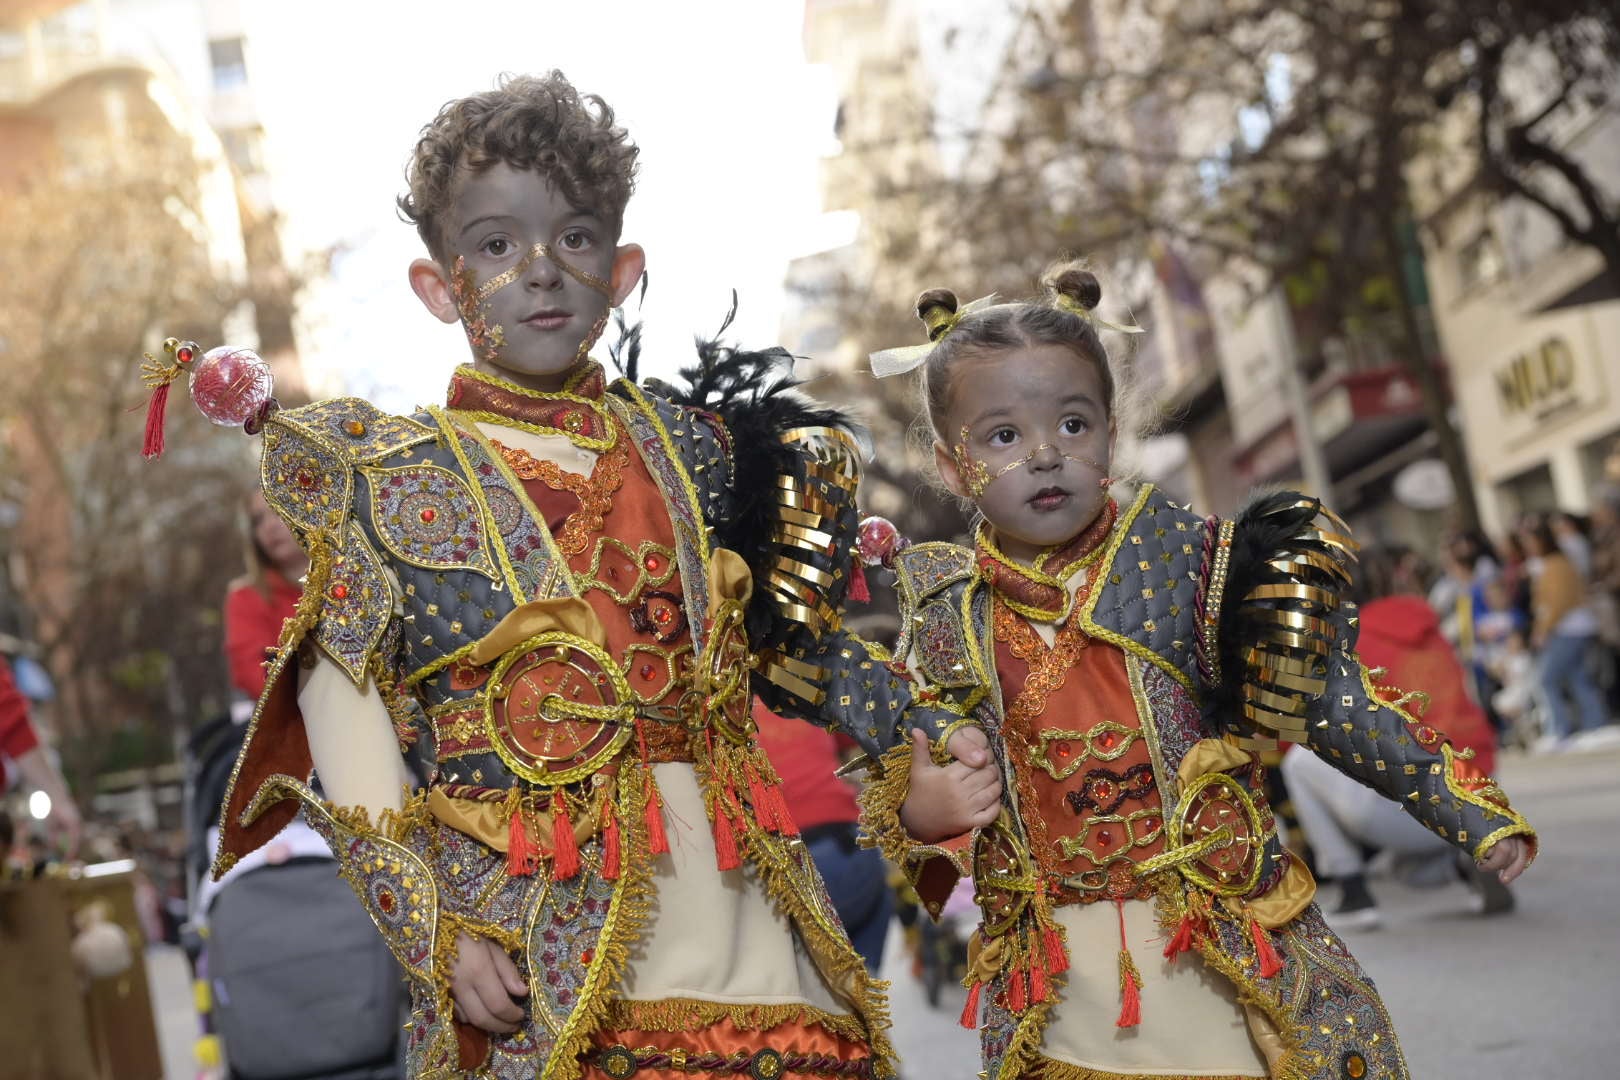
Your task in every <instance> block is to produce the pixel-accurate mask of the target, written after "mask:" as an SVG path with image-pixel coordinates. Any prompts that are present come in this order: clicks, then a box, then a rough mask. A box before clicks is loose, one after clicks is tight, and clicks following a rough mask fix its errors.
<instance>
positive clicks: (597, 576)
mask: <svg viewBox="0 0 1620 1080" xmlns="http://www.w3.org/2000/svg"><path fill="white" fill-rule="evenodd" d="M503 452H504V451H503ZM508 463H510V459H508ZM513 471H514V472H516V471H517V467H516V466H513ZM519 475H520V476H521V475H522V474H521V473H520V474H519ZM615 554H617V555H619V556H622V558H620V559H615V558H613V556H614V555H615ZM604 557H605V558H604ZM604 564H605V565H604ZM626 570H628V571H629V572H628V573H626ZM674 576H675V549H674V548H672V547H666V546H665V545H663V544H659V543H655V542H653V541H651V540H643V541H642V542H641V543H640V544H639V545H638V546H637V547H636V550H634V551H631V550H630V546H629V545H628V544H626V543H625V542H624V541H622V540H620V539H618V538H617V537H612V536H604V537H602V539H600V540H599V541H597V544H596V550H595V551H594V552H592V554H591V566H590V569H589V570H587V571H585V572H584V573H583V574H576V575H575V580H576V581H577V582H578V583H579V584H580V585H581V586H582V588H581V591H582V592H584V591H588V590H590V589H601V590H602V591H603V592H605V593H607V594H608V595H609V596H611V597H612V598H613V602H614V603H616V604H622V605H624V606H626V607H628V606H630V605H632V604H635V603H636V602H638V601H639V600H640V599H641V593H642V590H643V589H656V588H658V586H660V585H662V584H664V583H665V582H667V581H668V580H669V579H670V578H672V577H674ZM625 579H628V583H627V582H626V580H625Z"/></svg>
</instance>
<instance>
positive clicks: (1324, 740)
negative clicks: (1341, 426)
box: [862, 265, 1534, 1080]
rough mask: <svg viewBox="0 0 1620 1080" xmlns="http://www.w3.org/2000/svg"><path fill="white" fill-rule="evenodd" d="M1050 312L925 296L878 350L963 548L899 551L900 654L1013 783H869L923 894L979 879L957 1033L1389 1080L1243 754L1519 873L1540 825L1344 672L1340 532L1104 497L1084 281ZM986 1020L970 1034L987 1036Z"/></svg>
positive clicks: (1049, 303) (895, 756)
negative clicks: (907, 391) (1297, 746)
mask: <svg viewBox="0 0 1620 1080" xmlns="http://www.w3.org/2000/svg"><path fill="white" fill-rule="evenodd" d="M1043 284H1044V286H1045V288H1046V297H1045V299H1043V300H1037V301H1030V302H1027V303H1007V304H997V303H994V302H992V301H990V300H985V301H976V302H974V303H973V304H970V305H968V306H967V307H965V308H961V309H959V308H958V305H957V301H956V298H955V296H954V295H953V294H951V293H950V292H948V291H946V290H933V291H930V292H926V293H924V294H923V295H922V296H921V297H920V298H919V300H918V302H917V311H918V315H919V316H920V317H921V318H922V320H923V322H924V323H925V324H926V326H927V327H928V331H929V338H930V344H929V345H927V346H922V347H919V348H915V349H900V350H889V351H887V352H885V353H879V354H877V355H875V356H874V357H873V370H874V371H875V372H876V373H877V374H879V375H884V374H891V373H893V372H895V371H899V370H906V369H907V368H910V367H915V366H922V367H923V389H924V399H925V403H926V412H927V417H928V420H929V423H930V424H931V426H932V429H933V433H934V436H935V443H934V451H935V460H936V463H937V465H938V467H939V472H940V475H941V478H942V479H943V480H944V482H945V485H946V486H947V487H948V488H949V489H950V490H951V491H952V492H953V493H955V494H956V495H957V496H959V497H960V498H962V499H964V500H968V501H971V502H972V503H973V505H974V507H975V508H976V510H977V511H978V515H979V522H978V526H977V529H976V533H975V540H974V545H973V546H972V547H963V546H959V545H955V544H948V543H926V544H917V545H911V546H905V545H903V544H902V543H897V542H896V541H895V537H894V534H893V529H892V526H888V525H887V523H879V522H877V521H869V522H868V523H867V525H866V526H864V527H863V532H862V542H863V554H864V555H865V556H866V557H867V559H868V560H869V562H870V563H872V564H876V563H877V562H882V563H883V564H884V565H886V566H888V567H889V568H890V569H892V570H893V572H894V574H895V577H896V584H897V588H898V591H899V598H900V605H901V613H902V618H901V625H902V627H903V632H902V636H901V639H900V641H899V642H898V644H897V648H896V657H897V660H898V661H901V662H903V663H904V664H905V665H906V666H907V667H908V668H909V669H910V670H911V671H912V672H914V673H915V674H916V675H917V676H918V678H919V680H920V681H922V682H925V683H926V684H928V686H929V687H930V688H931V689H933V690H936V691H937V692H939V693H940V694H941V695H942V696H943V700H944V702H945V704H947V705H949V706H950V707H952V708H954V709H955V710H956V711H957V712H958V713H959V714H960V716H961V717H962V721H961V723H963V724H977V725H981V726H982V727H983V729H984V731H985V732H986V733H987V734H988V736H989V741H990V744H991V746H992V748H993V750H994V753H995V755H996V758H997V761H998V763H999V765H1000V768H1001V771H1002V779H1003V789H1004V794H1003V795H1002V796H1001V799H1000V815H999V817H998V818H996V820H995V821H994V822H993V823H992V824H990V825H988V826H986V827H983V828H980V829H978V830H977V831H976V832H975V833H973V835H972V836H971V839H970V840H964V839H958V840H954V841H953V840H951V837H952V836H953V835H954V834H955V833H957V832H960V831H961V830H960V829H959V828H956V827H955V826H956V823H958V822H960V821H962V820H964V819H965V818H968V817H970V816H972V815H973V814H974V813H975V812H976V811H977V810H978V809H979V807H978V806H977V804H976V802H975V797H974V795H973V794H971V793H970V792H968V791H967V790H966V789H965V788H964V787H963V786H962V785H959V784H957V785H953V784H952V783H951V782H950V778H949V776H948V775H946V774H947V773H948V772H949V769H950V766H948V765H943V764H941V763H940V762H941V761H942V758H940V757H938V756H935V757H933V758H930V757H929V756H928V755H920V756H919V755H917V754H915V753H914V750H913V748H912V747H907V746H897V747H895V748H893V749H891V750H889V751H888V752H886V753H885V755H884V756H883V758H882V759H881V761H880V762H879V763H878V768H879V772H880V775H879V777H878V778H877V779H876V781H875V782H874V783H873V784H872V785H871V786H870V787H869V789H868V793H867V796H866V805H865V808H864V813H865V822H866V826H867V829H868V830H869V832H870V833H871V834H872V835H873V836H874V837H875V838H876V840H877V842H878V843H879V844H880V846H882V847H883V848H884V849H885V851H886V852H887V853H888V854H889V855H890V857H891V858H894V859H895V860H896V861H897V862H899V863H900V864H901V865H902V866H903V867H905V868H906V870H907V873H908V875H909V876H910V877H911V879H912V880H913V881H914V882H915V883H916V884H917V887H918V889H919V892H920V893H922V894H923V897H924V899H925V901H931V902H933V903H935V904H937V903H938V902H939V901H940V900H941V899H943V897H944V896H945V895H946V894H948V892H949V890H950V887H951V885H952V883H953V881H954V880H955V878H956V876H957V875H958V874H961V873H967V872H971V873H972V875H973V877H974V879H975V883H976V886H977V895H978V900H979V904H980V907H981V910H982V915H983V922H982V924H981V926H980V929H979V931H978V934H977V939H976V941H975V942H974V947H973V950H972V962H971V970H970V973H969V975H968V979H967V984H968V986H969V998H968V1004H967V1008H966V1010H965V1012H964V1015H963V1020H964V1022H965V1023H966V1024H968V1025H969V1026H972V1025H973V1024H974V1022H975V1021H978V1023H979V1026H980V1027H981V1031H982V1041H983V1050H984V1062H985V1067H986V1072H985V1074H984V1075H986V1076H988V1077H991V1078H997V1080H1007V1078H1013V1077H1019V1076H1041V1077H1048V1078H1061V1080H1124V1078H1134V1077H1149V1076H1151V1077H1166V1076H1199V1077H1273V1078H1280V1077H1289V1078H1297V1077H1312V1078H1318V1077H1320V1078H1327V1077H1341V1076H1342V1077H1350V1078H1356V1080H1359V1078H1361V1077H1404V1076H1406V1075H1407V1072H1406V1066H1405V1064H1404V1062H1403V1060H1402V1057H1401V1052H1400V1049H1399V1047H1398V1045H1397V1043H1396V1040H1395V1036H1394V1032H1393V1028H1392V1025H1391V1023H1390V1020H1389V1016H1388V1014H1387V1013H1386V1012H1385V1010H1384V1007H1383V1005H1382V1003H1381V1002H1380V1000H1379V998H1378V995H1377V993H1376V991H1375V990H1374V989H1373V985H1372V983H1371V982H1370V981H1369V980H1368V978H1367V976H1366V975H1365V974H1364V973H1363V972H1362V971H1361V969H1360V967H1359V966H1357V964H1356V962H1355V960H1354V959H1353V958H1352V957H1351V956H1350V954H1349V952H1348V951H1347V950H1346V949H1345V947H1344V944H1343V942H1342V941H1341V940H1340V939H1339V937H1338V936H1337V935H1336V934H1335V933H1333V932H1332V931H1331V930H1330V929H1329V928H1328V927H1327V926H1326V925H1325V924H1324V923H1323V921H1322V917H1321V914H1320V912H1319V911H1318V909H1317V906H1316V905H1315V903H1313V900H1312V897H1313V894H1314V892H1315V884H1314V882H1313V881H1312V880H1311V877H1310V874H1309V873H1308V871H1307V870H1306V868H1305V867H1304V866H1303V865H1302V864H1301V863H1300V862H1299V861H1298V860H1297V859H1295V858H1294V857H1292V856H1291V855H1290V854H1289V853H1288V852H1286V851H1285V850H1284V849H1283V847H1282V846H1281V844H1280V843H1279V841H1278V838H1277V833H1276V827H1275V824H1274V821H1273V818H1272V814H1271V811H1270V809H1269V807H1268V805H1267V802H1266V798H1265V795H1264V790H1265V788H1264V783H1263V776H1262V771H1263V770H1262V766H1261V764H1260V760H1259V756H1258V754H1257V752H1256V750H1257V749H1258V748H1260V747H1263V746H1271V745H1275V741H1276V740H1278V739H1284V740H1289V741H1293V742H1298V743H1301V744H1303V745H1305V746H1307V747H1308V748H1309V749H1311V750H1312V751H1314V752H1316V753H1317V754H1319V755H1321V756H1322V757H1323V758H1324V760H1326V761H1328V762H1329V763H1331V764H1332V765H1334V766H1335V767H1337V768H1339V769H1341V770H1343V771H1344V772H1346V773H1348V774H1349V775H1351V776H1353V777H1355V778H1356V779H1357V780H1359V781H1361V782H1362V783H1365V784H1368V785H1369V786H1372V787H1374V788H1376V789H1378V790H1379V791H1381V792H1382V793H1383V794H1385V795H1386V796H1388V797H1389V798H1391V799H1393V800H1396V801H1398V802H1399V803H1400V804H1401V805H1402V806H1403V807H1405V808H1406V809H1407V810H1408V811H1409V812H1411V813H1412V814H1413V816H1414V817H1416V818H1417V819H1418V820H1420V821H1421V822H1423V823H1424V824H1425V825H1426V826H1428V827H1429V828H1430V829H1432V830H1434V831H1435V832H1436V833H1437V834H1439V835H1440V836H1442V837H1445V838H1446V839H1448V840H1450V841H1451V842H1453V843H1455V844H1457V845H1458V846H1459V847H1462V848H1464V849H1465V850H1466V851H1468V852H1469V853H1470V854H1472V855H1473V856H1474V857H1475V858H1476V859H1478V860H1480V864H1481V866H1482V868H1484V869H1488V870H1491V871H1495V872H1499V873H1500V874H1501V876H1502V879H1503V880H1504V881H1506V880H1511V878H1512V877H1515V876H1517V875H1518V873H1519V872H1521V871H1522V870H1523V868H1524V867H1525V866H1526V865H1527V864H1528V862H1529V860H1530V858H1531V857H1532V855H1533V852H1534V846H1533V845H1534V840H1533V833H1532V832H1531V830H1530V827H1529V826H1528V825H1526V824H1525V822H1524V821H1523V819H1522V818H1520V817H1519V816H1518V815H1517V814H1516V813H1514V812H1513V810H1512V809H1510V808H1509V806H1508V803H1507V799H1506V797H1505V796H1504V795H1503V794H1502V792H1501V790H1500V788H1498V787H1497V786H1496V785H1495V784H1494V783H1493V782H1492V781H1491V780H1490V779H1489V778H1488V777H1486V776H1484V775H1482V774H1481V773H1480V772H1479V771H1478V770H1477V769H1476V768H1475V767H1474V766H1473V763H1472V761H1471V760H1470V758H1471V756H1472V755H1471V754H1470V753H1469V752H1467V751H1457V750H1454V749H1453V747H1452V746H1451V745H1450V744H1449V743H1447V742H1446V741H1445V740H1444V739H1443V738H1442V737H1441V736H1440V735H1439V734H1437V733H1436V732H1435V731H1434V730H1432V729H1431V728H1429V727H1428V726H1426V725H1425V724H1424V723H1423V721H1422V719H1421V711H1420V709H1419V708H1418V707H1417V704H1416V701H1417V699H1419V698H1421V695H1419V694H1415V693H1404V692H1402V691H1400V690H1397V689H1395V688H1393V687H1388V686H1384V685H1381V684H1380V682H1379V679H1380V675H1381V673H1380V672H1379V671H1376V670H1374V671H1369V670H1367V668H1366V667H1365V666H1364V665H1363V664H1362V663H1361V662H1360V660H1359V659H1358V658H1357V655H1356V652H1355V642H1356V613H1355V608H1354V606H1353V605H1352V604H1351V603H1349V602H1347V601H1346V600H1345V598H1344V590H1345V587H1346V585H1347V583H1348V582H1349V577H1350V566H1351V564H1352V563H1353V561H1354V555H1353V553H1354V550H1355V545H1354V542H1353V541H1352V540H1351V539H1350V537H1349V536H1348V530H1347V529H1346V527H1345V526H1344V525H1343V524H1342V523H1341V522H1340V521H1339V520H1338V519H1337V518H1336V517H1334V516H1333V515H1332V514H1331V513H1330V512H1329V511H1327V510H1326V509H1325V508H1324V507H1322V506H1321V505H1320V504H1319V503H1318V502H1317V501H1316V500H1314V499H1311V498H1308V497H1306V496H1303V495H1300V494H1297V493H1293V492H1280V493H1273V494H1267V495H1263V496H1259V497H1256V498H1255V499H1253V500H1252V501H1251V502H1250V503H1249V504H1248V506H1247V507H1245V508H1244V509H1243V510H1242V511H1241V512H1240V513H1239V514H1238V515H1237V517H1236V518H1235V519H1232V520H1224V521H1223V520H1220V519H1217V518H1214V517H1211V518H1208V519H1203V518H1199V517H1197V516H1195V515H1194V514H1192V513H1190V512H1189V511H1188V510H1186V509H1184V508H1182V507H1179V506H1176V505H1173V504H1172V503H1171V502H1170V501H1169V500H1168V499H1166V498H1165V496H1164V495H1163V494H1162V493H1161V492H1159V491H1157V490H1155V489H1154V488H1153V487H1152V486H1151V485H1142V486H1140V487H1138V488H1136V489H1135V490H1134V491H1132V492H1130V493H1121V492H1120V491H1119V488H1117V487H1115V486H1114V480H1113V477H1112V469H1111V461H1112V457H1113V451H1114V443H1115V437H1116V434H1117V432H1118V422H1117V419H1116V417H1117V411H1116V403H1117V400H1118V397H1119V394H1118V389H1117V386H1116V383H1115V378H1114V375H1113V372H1112V371H1111V369H1110V365H1109V359H1108V354H1107V352H1106V350H1105V349H1104V347H1103V344H1102V342H1101V340H1100V338H1099V336H1098V330H1099V328H1103V329H1120V328H1117V327H1110V326H1109V325H1108V324H1106V323H1103V322H1101V321H1100V320H1099V319H1098V318H1097V317H1096V315H1095V314H1094V311H1095V308H1096V306H1097V303H1098V301H1099V299H1100V297H1101V289H1100V287H1099V285H1098V283H1097V280H1096V278H1095V277H1094V276H1092V275H1091V274H1090V273H1089V272H1086V271H1085V270H1083V269H1081V268H1079V267H1078V266H1075V265H1060V266H1058V267H1055V268H1054V269H1053V270H1051V271H1049V272H1048V274H1047V275H1046V276H1045V277H1044V279H1043ZM981 1014H982V1016H981Z"/></svg>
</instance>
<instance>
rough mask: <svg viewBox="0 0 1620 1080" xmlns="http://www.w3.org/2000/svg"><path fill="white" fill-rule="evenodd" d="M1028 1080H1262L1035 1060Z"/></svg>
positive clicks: (1030, 1068) (1258, 1078)
mask: <svg viewBox="0 0 1620 1080" xmlns="http://www.w3.org/2000/svg"><path fill="white" fill-rule="evenodd" d="M1025 1075H1026V1076H1028V1077H1029V1078H1030V1080H1264V1078H1263V1077H1256V1076H1253V1075H1248V1076H1245V1075H1242V1074H1240V1073H1229V1074H1226V1075H1223V1076H1211V1075H1209V1074H1208V1073H1197V1074H1194V1073H1122V1072H1109V1071H1108V1070H1106V1069H1093V1068H1089V1067H1087V1066H1085V1065H1070V1064H1069V1063H1068V1062H1067V1061H1054V1060H1052V1059H1051V1058H1047V1057H1042V1058H1036V1059H1035V1062H1034V1064H1032V1065H1031V1066H1030V1067H1029V1071H1028V1072H1027V1073H1026V1074H1025Z"/></svg>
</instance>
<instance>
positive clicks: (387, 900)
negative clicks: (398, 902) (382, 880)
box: [377, 889, 394, 915]
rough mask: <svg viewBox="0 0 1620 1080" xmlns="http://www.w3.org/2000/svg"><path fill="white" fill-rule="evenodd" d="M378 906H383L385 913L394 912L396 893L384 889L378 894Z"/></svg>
mask: <svg viewBox="0 0 1620 1080" xmlns="http://www.w3.org/2000/svg"><path fill="white" fill-rule="evenodd" d="M377 906H378V907H380V908H382V910H383V914H384V915H391V914H393V912H394V894H393V893H391V892H389V891H388V890H386V889H384V890H383V891H381V892H379V893H378V894H377Z"/></svg>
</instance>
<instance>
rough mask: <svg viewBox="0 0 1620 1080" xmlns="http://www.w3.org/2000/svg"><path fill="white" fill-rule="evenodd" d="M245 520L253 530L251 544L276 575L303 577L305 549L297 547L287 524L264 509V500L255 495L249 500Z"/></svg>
mask: <svg viewBox="0 0 1620 1080" xmlns="http://www.w3.org/2000/svg"><path fill="white" fill-rule="evenodd" d="M248 520H249V521H250V522H251V523H252V526H253V539H254V541H255V542H256V543H257V544H258V545H259V548H260V550H262V551H263V552H264V553H265V554H266V555H267V556H269V558H270V561H271V563H272V564H274V566H275V568H276V569H277V570H278V571H280V572H281V573H282V574H283V575H284V576H287V575H289V574H290V573H292V572H295V571H296V572H297V573H302V567H303V565H304V563H305V556H304V549H303V548H301V547H299V546H298V540H297V539H296V538H295V537H294V536H293V534H292V530H291V529H289V528H287V523H286V522H284V521H282V520H281V518H280V517H278V516H277V515H276V512H275V511H274V510H271V509H270V507H268V506H266V505H265V502H264V496H263V495H262V494H260V493H259V492H257V491H256V492H254V493H253V494H252V495H251V496H250V497H249V498H248ZM294 576H295V575H294Z"/></svg>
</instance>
